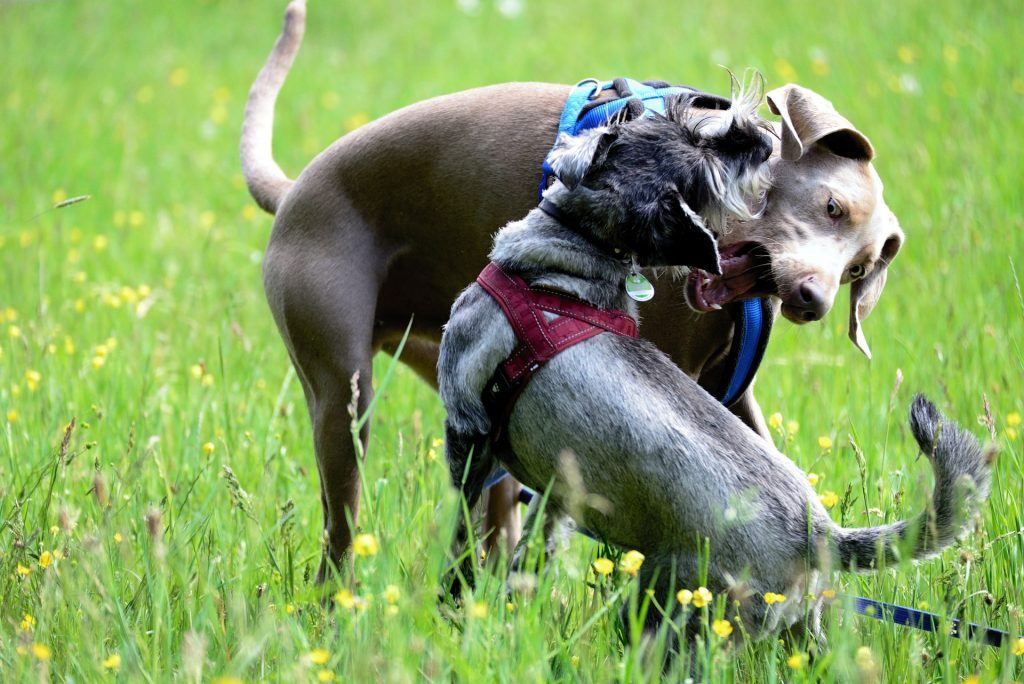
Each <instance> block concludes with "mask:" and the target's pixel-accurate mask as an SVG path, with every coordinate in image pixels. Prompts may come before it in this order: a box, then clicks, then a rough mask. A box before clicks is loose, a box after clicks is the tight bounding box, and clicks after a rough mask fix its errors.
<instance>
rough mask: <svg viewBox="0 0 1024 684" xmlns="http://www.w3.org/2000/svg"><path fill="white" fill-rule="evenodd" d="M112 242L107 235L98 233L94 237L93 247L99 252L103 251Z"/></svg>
mask: <svg viewBox="0 0 1024 684" xmlns="http://www.w3.org/2000/svg"><path fill="white" fill-rule="evenodd" d="M109 244H110V240H108V239H107V236H106V235H97V236H96V237H94V238H93V239H92V248H93V249H94V250H96V251H97V252H102V251H103V250H105V249H106V248H107V245H109Z"/></svg>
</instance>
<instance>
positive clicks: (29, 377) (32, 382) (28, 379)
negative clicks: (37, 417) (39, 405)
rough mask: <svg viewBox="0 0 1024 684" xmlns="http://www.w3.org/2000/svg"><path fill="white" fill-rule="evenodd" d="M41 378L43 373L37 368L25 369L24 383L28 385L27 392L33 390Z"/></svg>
mask: <svg viewBox="0 0 1024 684" xmlns="http://www.w3.org/2000/svg"><path fill="white" fill-rule="evenodd" d="M42 379H43V374H42V373H40V372H39V371H37V370H27V371H25V385H26V386H27V387H28V391H29V392H35V391H36V388H38V387H39V381H40V380H42Z"/></svg>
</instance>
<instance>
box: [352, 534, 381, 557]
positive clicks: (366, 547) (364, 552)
mask: <svg viewBox="0 0 1024 684" xmlns="http://www.w3.org/2000/svg"><path fill="white" fill-rule="evenodd" d="M378 551H380V545H379V544H378V543H377V538H376V537H374V536H373V535H372V534H366V533H364V534H359V535H356V538H355V539H354V540H353V541H352V553H354V554H356V555H357V556H376V555H377V552H378Z"/></svg>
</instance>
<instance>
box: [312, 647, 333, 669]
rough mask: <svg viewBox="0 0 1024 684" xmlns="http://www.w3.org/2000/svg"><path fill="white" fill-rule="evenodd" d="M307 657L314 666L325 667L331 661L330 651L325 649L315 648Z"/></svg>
mask: <svg viewBox="0 0 1024 684" xmlns="http://www.w3.org/2000/svg"><path fill="white" fill-rule="evenodd" d="M306 655H307V657H308V658H309V661H310V662H311V663H313V664H314V665H324V664H326V663H327V661H328V660H330V659H331V653H330V651H328V650H327V649H324V648H314V649H313V650H312V651H310V652H309V653H308V654H306Z"/></svg>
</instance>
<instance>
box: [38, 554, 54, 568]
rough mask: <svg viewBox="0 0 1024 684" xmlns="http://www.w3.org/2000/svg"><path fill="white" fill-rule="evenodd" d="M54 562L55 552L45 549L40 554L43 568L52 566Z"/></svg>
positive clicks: (40, 565) (40, 564)
mask: <svg viewBox="0 0 1024 684" xmlns="http://www.w3.org/2000/svg"><path fill="white" fill-rule="evenodd" d="M52 564H53V554H52V553H50V552H49V551H43V552H42V553H41V554H39V567H41V568H42V569H43V570H45V569H46V568H48V567H50V565H52Z"/></svg>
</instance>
